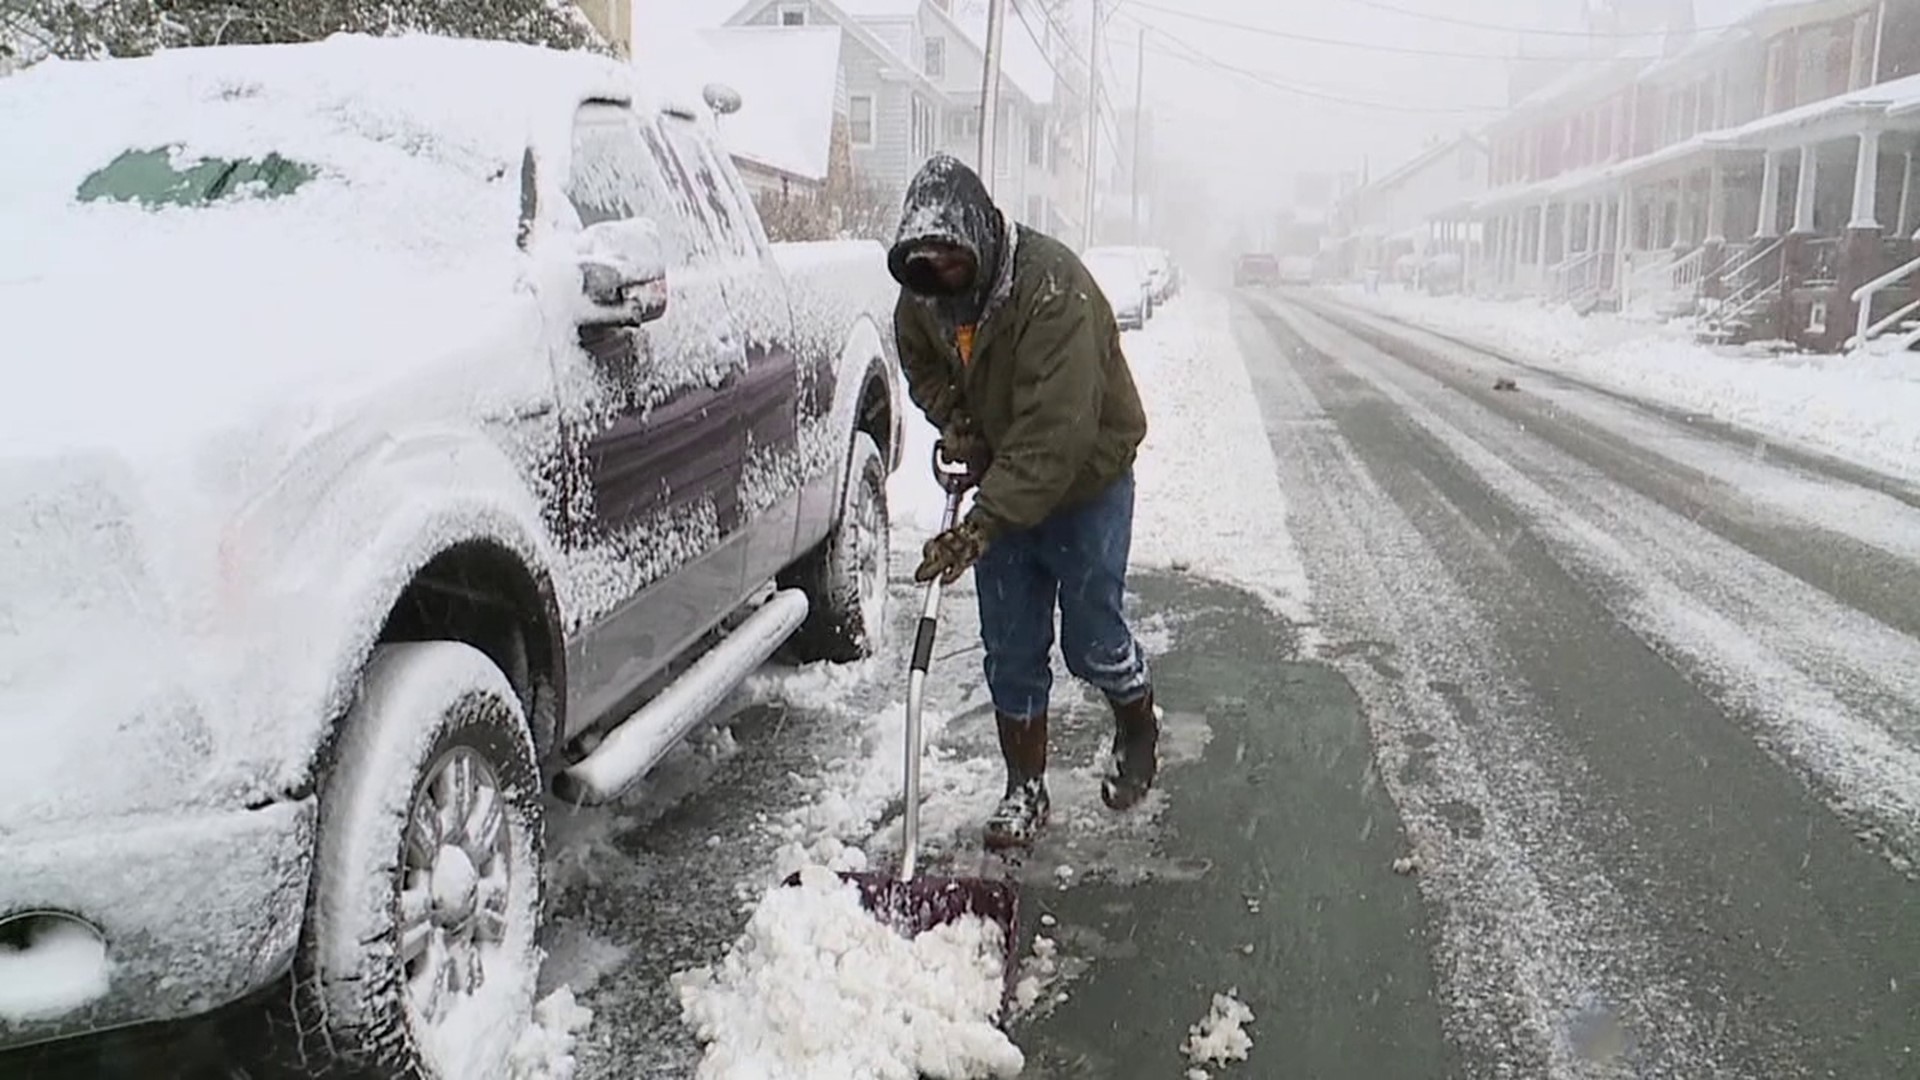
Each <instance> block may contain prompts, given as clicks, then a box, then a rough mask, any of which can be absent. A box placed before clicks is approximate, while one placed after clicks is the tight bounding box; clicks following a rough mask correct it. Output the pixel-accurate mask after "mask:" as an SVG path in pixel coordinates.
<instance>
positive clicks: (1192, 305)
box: [887, 288, 1309, 623]
mask: <svg viewBox="0 0 1920 1080" xmlns="http://www.w3.org/2000/svg"><path fill="white" fill-rule="evenodd" d="M1121 347H1122V348H1123V349H1124V350H1125V351H1126V354H1127V360H1128V363H1129V364H1130V365H1131V366H1132V368H1133V379H1134V383H1135V385H1137V386H1138V387H1139V390H1140V397H1141V399H1142V402H1143V403H1144V404H1145V406H1146V411H1147V438H1146V442H1145V443H1143V444H1142V445H1141V447H1140V457H1139V461H1138V463H1137V464H1136V465H1135V467H1134V477H1135V481H1136V484H1137V494H1136V496H1135V504H1134V536H1133V560H1132V562H1133V565H1134V566H1135V567H1154V568H1158V569H1177V570H1185V571H1190V572H1193V573H1196V574H1202V575H1205V576H1208V577H1213V578H1217V579H1220V580H1223V581H1227V582H1230V583H1232V584H1235V585H1239V586H1241V587H1243V588H1246V589H1248V590H1250V591H1252V592H1253V593H1255V594H1256V595H1258V596H1260V597H1261V598H1262V599H1264V600H1265V601H1267V603H1268V604H1269V605H1271V606H1272V607H1273V608H1274V609H1275V611H1276V612H1277V613H1279V614H1282V615H1285V616H1287V617H1288V618H1291V619H1293V620H1294V621H1296V622H1301V623H1304V622H1306V621H1307V620H1308V618H1309V615H1308V604H1307V596H1308V594H1307V580H1306V571H1305V569H1304V568H1303V567H1302V564H1301V562H1300V556H1299V553H1298V552H1297V551H1296V550H1295V549H1294V545H1293V539H1292V537H1291V535H1290V534H1289V533H1288V531H1287V500H1286V497H1285V496H1284V495H1282V494H1281V492H1280V482H1279V479H1278V474H1277V471H1276V468H1275V465H1274V459H1273V451H1272V449H1271V447H1270V445H1269V443H1268V441H1267V429H1266V424H1265V422H1264V421H1263V420H1262V418H1261V415H1260V407H1259V405H1258V403H1257V402H1256V401H1255V399H1254V395H1253V383H1252V380H1251V378H1249V376H1248V375H1247V367H1246V362H1245V360H1244V359H1243V358H1242V357H1241V355H1240V348H1239V346H1238V345H1237V344H1236V343H1235V341H1234V337H1233V333H1232V331H1231V329H1230V323H1229V320H1228V318H1227V301H1226V299H1225V298H1224V297H1222V296H1220V295H1218V294H1216V293H1211V292H1204V291H1201V290H1200V289H1198V288H1193V289H1189V290H1188V291H1187V292H1186V293H1185V294H1183V295H1181V296H1180V297H1178V298H1176V299H1174V300H1173V301H1172V302H1170V303H1168V304H1166V305H1164V306H1163V307H1161V308H1160V309H1158V311H1157V313H1156V314H1155V316H1154V318H1153V321H1152V322H1150V323H1149V324H1148V325H1147V328H1146V329H1145V330H1137V331H1130V332H1128V333H1126V334H1125V335H1123V336H1122V338H1121ZM908 410H909V415H908V417H907V423H906V429H907V437H906V450H905V455H904V457H903V459H902V463H901V466H900V469H899V471H898V472H896V473H895V474H894V476H893V479H892V481H891V482H890V483H889V484H888V487H887V498H888V504H889V506H890V507H891V509H892V511H893V520H894V544H895V549H896V550H897V551H901V552H903V553H912V554H918V552H919V550H920V546H921V544H923V543H924V542H925V540H926V538H927V537H928V536H930V535H932V533H933V532H934V530H935V529H936V528H937V527H938V526H939V524H940V511H941V507H942V495H941V493H940V490H939V488H938V487H937V486H935V485H934V483H933V481H932V480H931V479H930V478H929V476H928V474H927V470H926V465H925V463H926V462H927V461H928V460H930V457H931V455H932V453H933V444H934V441H935V439H936V437H937V434H936V433H935V432H934V430H933V429H932V427H930V426H929V425H928V424H927V422H926V420H925V418H924V417H922V416H921V415H920V414H919V412H918V410H915V409H913V408H912V407H911V405H909V406H908ZM1229 478H1230V479H1229Z"/></svg>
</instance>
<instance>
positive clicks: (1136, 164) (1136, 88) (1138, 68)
mask: <svg viewBox="0 0 1920 1080" xmlns="http://www.w3.org/2000/svg"><path fill="white" fill-rule="evenodd" d="M1138 47H1139V50H1140V54H1139V59H1138V62H1137V64H1136V65H1135V69H1134V76H1133V242H1134V243H1135V244H1136V245H1137V244H1139V243H1140V241H1141V239H1142V237H1141V235H1140V153H1141V150H1142V148H1143V145H1144V144H1145V143H1146V139H1145V138H1144V136H1145V134H1146V128H1147V124H1146V112H1145V109H1146V102H1147V28H1146V27H1144V26H1143V27H1141V28H1140V44H1139V46H1138Z"/></svg>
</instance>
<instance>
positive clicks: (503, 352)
mask: <svg viewBox="0 0 1920 1080" xmlns="http://www.w3.org/2000/svg"><path fill="white" fill-rule="evenodd" d="M738 104H739V101H738V95H737V94H732V93H731V92H729V91H728V90H727V89H726V88H724V87H709V88H705V91H704V92H703V91H702V90H697V89H696V90H692V91H691V92H690V93H679V92H677V91H676V88H674V87H666V86H658V85H651V84H649V82H648V77H647V75H646V73H645V72H643V71H640V70H638V69H635V68H633V67H631V66H628V65H623V64H620V63H616V62H614V61H612V60H610V59H605V58H601V57H597V56H592V55H588V54H578V53H561V52H555V51H549V50H543V49H538V48H532V47H522V46H514V45H506V44H500V43H481V42H471V41H467V42H462V41H452V40H440V39H426V38H418V37H402V38H393V39H372V38H366V37H358V36H341V37H336V38H333V39H330V40H328V41H325V42H318V43H313V44H305V45H289V46H262V47H226V48H216V49H185V50H177V51H169V52H166V53H163V54H160V55H158V56H155V57H151V58H145V59H126V60H103V61H99V62H89V63H61V62H49V63H47V64H45V65H42V66H40V67H38V68H34V69H30V70H28V71H27V72H25V73H24V74H21V75H19V76H17V77H13V78H9V79H5V80H0V130H4V131H6V132H7V133H8V134H7V138H8V140H9V142H10V143H11V144H13V145H15V146H17V147H31V148H32V152H31V153H9V154H4V155H0V235H4V236H5V237H6V238H7V239H6V242H5V243H4V244H0V337H3V338H4V340H5V342H6V345H5V348H4V351H3V352H0V367H3V368H4V372H5V376H6V386H7V390H6V393H5V394H4V395H0V731H4V733H5V735H6V741H7V744H8V752H7V754H6V755H4V756H0V986H4V987H5V991H6V992H5V993H4V994H0V1051H5V1050H8V1049H10V1048H20V1047H42V1048H43V1049H44V1047H45V1046H47V1045H51V1044H54V1043H56V1042H61V1041H63V1040H71V1039H74V1038H75V1037H79V1036H86V1035H90V1034H93V1033H99V1032H103V1031H106V1030H109V1029H116V1028H124V1027H128V1026H131V1025H138V1024H145V1023H152V1022H164V1021H172V1020H178V1019H181V1018H185V1017H188V1016H192V1015H196V1014H202V1013H206V1012H208V1011H211V1010H215V1009H216V1008H218V1007H220V1006H222V1005H223V1004H225V1003H230V1002H234V1001H237V1000H240V999H243V998H247V997H249V996H250V995H254V994H255V993H256V992H258V991H261V990H262V989H263V988H268V989H270V988H274V987H283V986H284V987H287V988H289V992H287V993H285V994H280V993H277V992H276V993H273V994H271V995H270V996H272V997H273V998H275V999H276V1004H275V1005H274V1006H273V1026H275V1027H277V1028H280V1029H281V1030H282V1032H283V1038H282V1040H281V1041H282V1042H283V1043H284V1044H285V1046H284V1048H283V1049H282V1050H281V1051H279V1052H280V1053H281V1054H282V1055H283V1056H284V1057H285V1058H286V1059H287V1060H289V1061H294V1062H297V1064H298V1067H299V1069H300V1070H301V1072H302V1073H303V1074H304V1075H320V1076H345V1075H351V1076H381V1077H445V1078H455V1080H474V1078H480V1077H487V1076H492V1075H496V1074H497V1073H498V1071H499V1070H501V1069H502V1068H504V1063H505V1062H506V1061H507V1059H508V1050H509V1047H510V1046H511V1044H512V1042H513V1040H514V1038H515V1036H516V1033H517V1032H518V1031H519V1030H520V1029H521V1027H522V1026H523V1025H524V1023H525V1018H526V1016H527V1015H528V1012H529V1010H530V1005H531V1000H532V994H533V989H534V985H535V983H534V980H535V977H536V974H537V971H538V966H539V964H538V958H539V950H538V945H537V936H538V932H539V920H540V899H541V853H542V838H543V813H544V810H543V807H544V806H546V805H547V804H548V799H547V795H548V792H549V790H552V791H554V792H557V793H558V795H559V796H561V797H562V798H564V799H573V800H581V801H589V802H591V801H599V800H607V799H612V798H615V797H617V796H618V795H619V794H620V793H621V792H622V791H623V790H624V789H625V788H626V787H628V785H630V784H632V783H633V782H634V781H635V780H637V779H638V778H640V777H642V776H643V775H644V774H645V773H646V772H647V770H648V769H649V767H650V766H651V765H653V764H654V763H655V762H656V761H657V759H658V758H659V757H660V756H661V755H663V754H664V753H665V752H666V751H667V750H668V749H670V748H671V747H672V746H673V745H674V743H675V741H676V740H678V739H680V738H681V737H682V736H683V735H684V734H685V733H686V732H687V731H688V729H689V728H690V727H691V726H692V725H693V724H695V723H696V722H697V721H698V720H699V719H700V717H701V716H702V714H703V713H705V712H706V711H707V710H708V709H710V708H711V707H712V706H713V705H714V704H715V703H716V702H717V701H719V700H720V698H721V697H722V696H724V694H725V693H726V692H727V691H728V689H729V688H730V687H731V686H732V685H733V684H734V683H736V682H737V681H738V680H739V679H740V678H742V677H744V675H745V674H746V673H747V672H749V671H750V670H752V669H753V668H754V667H756V666H757V665H759V664H761V663H763V662H765V661H766V660H767V659H769V658H770V657H771V656H772V655H773V654H774V653H775V652H776V651H777V650H782V649H784V650H785V652H786V653H788V654H791V655H792V656H795V657H799V658H803V659H823V660H835V661H843V660H848V659H851V658H854V657H858V656H860V655H862V654H863V653H864V652H865V651H866V650H867V649H868V647H869V641H870V635H871V634H872V633H873V632H875V631H877V630H879V629H880V624H881V621H882V619H883V611H884V609H883V606H882V605H883V604H884V598H885V592H886V586H887V572H888V568H887V551H888V536H887V532H888V525H887V508H886V500H885V483H886V478H887V476H888V475H889V474H890V473H891V472H892V470H893V469H894V467H895V463H896V458H897V456H898V452H899V446H900V428H899V422H900V421H899V405H898V402H899V400H900V399H899V391H898V388H897V384H896V368H897V364H896V360H895V357H894V355H893V352H892V334H891V332H890V327H891V321H890V319H891V308H892V299H893V295H894V286H893V284H892V282H891V280H890V279H889V278H888V276H887V273H886V269H885V260H884V256H883V253H882V251H881V250H880V248H879V246H878V245H875V244H870V243H852V242H849V243H828V244H815V245H797V246H786V245H779V244H769V243H768V241H767V239H766V236H765V233H764V231H763V229H762V227H761V224H760V222H759V219H758V218H757V216H756V215H755V212H754V206H753V203H752V201H751V199H750V198H749V197H748V194H747V191H746V189H745V188H744V186H743V184H742V182H741V180H740V178H739V176H738V175H737V174H736V173H735V171H734V169H733V167H732V165H731V163H730V160H729V158H728V156H727V154H726V153H725V151H724V149H723V148H722V146H721V145H720V144H719V143H718V141H717V136H716V127H715V123H714V120H713V115H714V113H715V112H716V111H719V112H724V111H729V110H730V109H731V108H736V107H738ZM281 998H284V1000H279V999H281ZM65 1045H69V1046H71V1045H75V1044H73V1043H71V1042H68V1043H65ZM0 1071H6V1070H5V1069H0Z"/></svg>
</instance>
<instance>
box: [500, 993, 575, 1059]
mask: <svg viewBox="0 0 1920 1080" xmlns="http://www.w3.org/2000/svg"><path fill="white" fill-rule="evenodd" d="M592 1023H593V1010H592V1009H589V1008H587V1007H586V1006H584V1005H581V1004H580V1003H579V1002H577V1001H575V1000H574V996H573V991H572V989H570V988H568V987H564V986H563V987H561V988H560V989H558V990H555V991H554V992H553V993H551V994H549V995H547V996H546V997H545V998H543V999H541V1001H540V1003H539V1004H538V1005H535V1006H534V1009H533V1023H531V1024H529V1025H527V1029H526V1030H525V1031H523V1032H522V1033H521V1034H520V1039H519V1041H517V1042H516V1043H514V1046H513V1051H512V1053H510V1054H509V1055H508V1057H507V1078H508V1080H573V1077H574V1076H575V1075H576V1074H577V1073H578V1072H579V1068H580V1063H579V1061H578V1060H577V1059H576V1058H575V1057H574V1055H573V1050H574V1044H575V1042H576V1041H577V1040H578V1038H579V1035H580V1033H581V1032H584V1031H586V1030H587V1027H588V1025H590V1024H592Z"/></svg>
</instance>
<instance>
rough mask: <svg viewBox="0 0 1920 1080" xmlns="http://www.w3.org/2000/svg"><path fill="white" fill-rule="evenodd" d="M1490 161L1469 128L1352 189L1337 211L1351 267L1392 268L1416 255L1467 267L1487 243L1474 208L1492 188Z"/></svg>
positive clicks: (1418, 260) (1420, 260) (1422, 261)
mask: <svg viewBox="0 0 1920 1080" xmlns="http://www.w3.org/2000/svg"><path fill="white" fill-rule="evenodd" d="M1491 160H1492V159H1491V155H1490V154H1489V153H1488V150H1487V144H1486V141H1485V140H1484V139H1482V138H1481V137H1480V136H1479V135H1477V134H1473V133H1466V132H1463V133H1461V134H1458V135H1455V136H1453V137H1452V138H1449V139H1436V140H1434V142H1433V143H1432V144H1431V145H1429V146H1428V147H1427V148H1426V149H1424V150H1422V151H1421V152H1420V153H1419V154H1417V155H1415V156H1414V157H1413V158H1412V159H1410V160H1408V161H1407V162H1405V163H1404V164H1402V165H1400V166H1399V167H1397V168H1395V169H1394V170H1393V171H1391V172H1389V173H1387V174H1386V175H1384V176H1382V177H1380V178H1379V179H1378V180H1373V181H1371V182H1369V183H1367V184H1364V185H1362V186H1361V187H1359V188H1358V189H1356V190H1355V191H1353V192H1351V193H1349V194H1348V195H1347V197H1346V198H1345V199H1343V200H1342V202H1341V204H1340V207H1339V209H1338V212H1337V216H1338V218H1339V228H1340V229H1341V231H1342V232H1343V234H1344V235H1345V237H1346V238H1347V240H1348V245H1349V249H1348V251H1347V252H1346V259H1347V260H1349V261H1348V266H1349V268H1350V269H1352V270H1357V271H1367V270H1377V271H1380V272H1382V273H1391V272H1392V271H1393V270H1394V268H1395V267H1396V266H1398V265H1404V262H1403V261H1404V260H1407V259H1409V257H1411V259H1412V261H1413V263H1414V264H1415V265H1427V264H1429V263H1430V262H1431V261H1432V260H1433V259H1434V257H1436V256H1450V257H1451V261H1452V265H1454V266H1457V267H1464V264H1465V263H1466V262H1467V261H1468V260H1469V259H1470V258H1472V256H1473V253H1474V250H1475V248H1476V247H1477V246H1478V244H1479V241H1480V232H1479V228H1478V226H1477V225H1476V224H1475V222H1474V221H1473V220H1472V219H1471V214H1470V211H1471V208H1472V207H1473V205H1474V203H1475V201H1476V200H1478V199H1479V198H1480V197H1481V196H1482V195H1484V194H1485V193H1486V190H1487V177H1488V170H1489V166H1490V164H1491Z"/></svg>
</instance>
